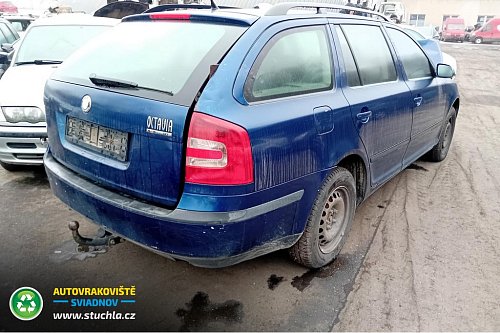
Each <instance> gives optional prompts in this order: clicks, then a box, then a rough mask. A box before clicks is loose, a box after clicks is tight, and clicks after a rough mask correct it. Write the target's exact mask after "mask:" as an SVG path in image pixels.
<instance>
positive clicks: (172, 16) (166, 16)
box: [149, 13, 191, 20]
mask: <svg viewBox="0 0 500 333" xmlns="http://www.w3.org/2000/svg"><path fill="white" fill-rule="evenodd" d="M149 18H150V19H152V20H189V19H190V18H191V15H190V14H185V13H180V14H179V13H155V14H150V15H149Z"/></svg>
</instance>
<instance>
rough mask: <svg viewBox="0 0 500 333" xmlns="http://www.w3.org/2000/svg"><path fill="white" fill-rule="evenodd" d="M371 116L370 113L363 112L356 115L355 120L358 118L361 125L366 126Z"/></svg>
mask: <svg viewBox="0 0 500 333" xmlns="http://www.w3.org/2000/svg"><path fill="white" fill-rule="evenodd" d="M371 116H372V112H371V111H365V112H361V113H358V114H357V115H356V118H358V120H359V121H360V122H361V123H362V124H366V123H367V122H368V121H370V117H371Z"/></svg>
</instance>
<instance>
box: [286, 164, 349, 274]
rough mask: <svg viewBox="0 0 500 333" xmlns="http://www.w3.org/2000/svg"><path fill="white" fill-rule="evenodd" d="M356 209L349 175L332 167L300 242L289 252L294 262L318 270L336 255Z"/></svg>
mask: <svg viewBox="0 0 500 333" xmlns="http://www.w3.org/2000/svg"><path fill="white" fill-rule="evenodd" d="M355 209H356V187H355V181H354V178H353V176H352V174H351V173H350V172H349V171H348V170H346V169H344V168H341V167H337V168H335V169H334V170H333V171H332V172H331V173H330V175H329V176H328V177H327V178H326V179H325V181H324V183H323V185H322V186H321V188H320V190H319V191H318V195H317V197H316V199H315V201H314V204H313V207H312V209H311V212H310V214H309V218H308V219H307V225H306V227H305V230H304V233H303V234H302V236H301V237H300V239H299V240H298V241H297V243H295V245H293V246H292V247H291V248H290V249H289V253H290V256H291V257H292V259H293V260H294V261H296V262H297V263H299V264H301V265H304V266H306V267H310V268H319V267H322V266H325V265H326V264H328V263H330V262H332V261H333V260H334V259H335V258H336V257H337V255H338V254H339V252H340V250H341V249H342V246H343V245H344V243H345V240H346V238H347V234H348V233H349V230H350V228H351V224H352V220H353V218H354V211H355Z"/></svg>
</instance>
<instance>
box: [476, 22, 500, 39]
mask: <svg viewBox="0 0 500 333" xmlns="http://www.w3.org/2000/svg"><path fill="white" fill-rule="evenodd" d="M470 41H471V42H474V43H476V44H481V43H491V42H500V17H496V18H493V19H491V20H489V21H488V22H486V23H485V24H484V25H483V26H482V27H481V28H479V29H478V30H475V31H473V32H472V33H471V37H470Z"/></svg>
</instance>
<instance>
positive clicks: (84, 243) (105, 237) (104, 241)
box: [68, 221, 125, 252]
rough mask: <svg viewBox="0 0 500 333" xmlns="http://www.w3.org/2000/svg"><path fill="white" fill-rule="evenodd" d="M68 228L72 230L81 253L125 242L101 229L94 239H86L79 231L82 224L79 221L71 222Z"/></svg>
mask: <svg viewBox="0 0 500 333" xmlns="http://www.w3.org/2000/svg"><path fill="white" fill-rule="evenodd" d="M68 228H69V230H71V234H72V235H73V239H74V240H75V242H77V243H78V250H79V251H81V252H88V251H90V247H91V246H92V247H94V248H95V247H99V248H102V247H109V246H113V245H116V244H119V243H121V242H124V241H125V240H124V239H123V238H121V237H118V236H113V234H111V233H110V232H109V231H106V230H104V229H99V230H98V232H97V234H96V235H95V236H94V237H91V238H89V237H84V236H82V235H80V233H79V232H78V229H79V228H80V224H79V223H78V222H77V221H71V222H69V223H68Z"/></svg>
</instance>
